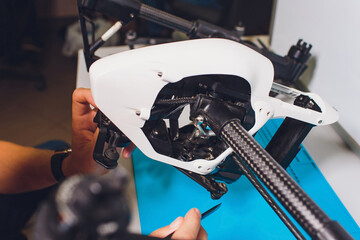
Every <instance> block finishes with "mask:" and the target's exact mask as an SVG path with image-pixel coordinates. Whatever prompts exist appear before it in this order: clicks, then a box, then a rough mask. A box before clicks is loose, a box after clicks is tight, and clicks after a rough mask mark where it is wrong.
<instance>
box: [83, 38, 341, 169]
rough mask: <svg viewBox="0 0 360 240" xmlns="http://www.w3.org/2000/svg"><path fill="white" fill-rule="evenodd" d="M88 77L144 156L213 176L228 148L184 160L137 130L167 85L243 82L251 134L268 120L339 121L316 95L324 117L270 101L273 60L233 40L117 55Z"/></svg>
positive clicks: (106, 108) (106, 110)
mask: <svg viewBox="0 0 360 240" xmlns="http://www.w3.org/2000/svg"><path fill="white" fill-rule="evenodd" d="M89 73H90V83H91V91H92V95H93V97H94V100H95V103H96V105H97V107H98V108H99V109H100V110H101V111H102V112H103V113H104V114H105V115H106V116H107V117H108V118H109V119H110V120H111V121H112V122H113V123H114V124H115V125H116V126H117V127H118V128H119V129H120V130H121V131H122V132H123V133H124V134H125V135H126V136H127V137H128V138H129V139H130V140H131V141H132V142H133V143H134V144H135V145H136V146H137V147H138V148H139V149H140V150H141V151H142V152H143V153H144V154H145V155H147V156H148V157H150V158H152V159H154V160H157V161H161V162H164V163H167V164H170V165H174V166H176V167H180V168H183V169H187V170H189V171H193V172H196V173H199V174H208V173H210V172H212V171H213V169H214V168H215V167H216V166H217V165H218V164H219V163H220V162H221V161H222V160H223V159H225V158H226V156H227V155H228V154H230V153H231V152H232V150H231V149H228V150H226V151H225V152H223V153H222V154H221V155H220V156H218V157H217V158H216V159H213V160H204V159H197V160H194V161H191V162H183V161H179V160H177V159H173V158H171V157H169V156H165V155H162V154H159V153H157V152H156V151H155V150H154V149H153V147H152V146H151V144H150V142H149V141H148V139H147V138H146V136H145V134H144V133H143V131H142V130H141V127H143V125H144V124H145V121H146V120H148V119H149V117H150V112H151V108H152V106H153V104H154V102H155V99H156V97H157V95H158V93H159V92H160V90H161V89H162V88H163V87H164V86H165V85H166V84H168V83H174V82H178V81H180V80H182V79H183V78H186V77H191V76H198V75H209V74H214V75H216V74H222V75H233V76H239V77H241V78H243V79H246V80H247V81H248V82H249V84H250V87H251V105H252V107H253V109H254V111H255V125H254V126H253V128H252V129H250V130H249V133H250V134H252V133H255V132H256V131H257V130H259V129H260V128H261V127H262V126H263V125H264V124H265V123H266V122H267V121H268V119H270V118H271V117H281V116H291V117H293V118H295V119H300V120H303V121H305V122H310V123H312V124H314V125H318V124H319V122H320V121H319V119H320V118H321V123H322V124H328V123H331V122H333V121H336V120H337V118H336V116H337V115H336V114H335V115H336V116H335V115H334V114H330V116H329V114H325V113H324V110H325V109H328V108H329V106H327V105H326V103H324V102H323V101H322V100H321V98H319V97H318V96H317V95H314V94H313V95H311V97H313V98H315V100H316V102H317V103H318V102H320V103H318V104H319V105H320V108H321V109H322V110H323V113H319V112H315V111H311V110H308V109H303V108H300V107H297V106H294V105H292V104H290V103H286V102H283V101H281V100H279V99H275V98H271V97H269V92H270V89H271V87H272V85H273V76H274V69H273V65H272V63H271V61H270V60H269V59H267V58H266V57H264V56H263V55H261V54H259V53H258V52H256V51H254V50H252V49H251V48H249V47H247V46H245V45H242V44H240V43H238V42H234V41H231V40H225V39H197V40H188V41H182V42H175V43H167V44H161V45H155V46H149V47H144V48H139V49H134V50H130V51H126V52H121V53H117V54H114V55H111V56H108V57H104V58H102V59H100V60H98V61H96V62H95V63H93V64H92V66H91V67H90V70H89ZM296 91H297V90H296ZM330 108H331V107H330ZM331 109H332V108H331ZM331 109H330V112H331ZM331 113H332V112H331ZM324 115H325V116H324Z"/></svg>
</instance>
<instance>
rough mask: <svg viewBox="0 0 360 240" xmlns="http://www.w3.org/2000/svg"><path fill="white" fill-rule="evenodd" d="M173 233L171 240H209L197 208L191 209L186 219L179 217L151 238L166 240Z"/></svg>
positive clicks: (155, 232)
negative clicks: (164, 239) (163, 239)
mask: <svg viewBox="0 0 360 240" xmlns="http://www.w3.org/2000/svg"><path fill="white" fill-rule="evenodd" d="M172 233H173V235H172V236H171V239H184V240H195V239H196V240H206V239H208V237H207V233H206V231H205V230H204V228H203V227H202V226H201V213H200V211H199V210H198V209H196V208H193V209H190V211H188V212H187V214H186V215H185V217H184V218H183V217H178V218H177V219H175V221H173V222H172V223H171V224H170V225H168V226H165V227H162V228H159V229H157V230H155V231H154V232H152V233H151V234H150V236H153V237H158V238H165V237H167V236H169V235H170V234H172Z"/></svg>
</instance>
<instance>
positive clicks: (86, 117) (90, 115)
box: [63, 88, 135, 176]
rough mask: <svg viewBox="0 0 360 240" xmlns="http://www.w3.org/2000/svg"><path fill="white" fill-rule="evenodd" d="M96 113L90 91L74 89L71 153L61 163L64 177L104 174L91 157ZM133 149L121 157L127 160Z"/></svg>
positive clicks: (128, 148) (96, 131)
mask: <svg viewBox="0 0 360 240" xmlns="http://www.w3.org/2000/svg"><path fill="white" fill-rule="evenodd" d="M90 104H91V105H92V106H93V107H94V109H92V108H91V107H90ZM96 111H97V107H96V104H95V102H94V99H93V97H92V96H91V91H90V89H84V88H78V89H75V91H74V93H73V102H72V145H71V146H72V153H71V155H70V156H69V157H68V158H66V159H65V161H64V163H63V171H64V174H65V176H70V175H73V174H78V173H95V174H96V173H97V174H102V173H105V172H106V170H105V169H104V168H103V167H102V166H100V165H99V164H98V163H96V162H95V161H94V160H93V156H92V155H93V151H94V147H95V143H96V139H97V135H98V129H97V124H96V123H94V122H93V119H94V117H95V115H96ZM134 148H135V146H134V145H133V144H130V145H129V146H128V147H126V148H125V149H124V150H123V154H122V155H123V157H125V158H128V157H129V156H130V155H131V153H132V151H133V150H134Z"/></svg>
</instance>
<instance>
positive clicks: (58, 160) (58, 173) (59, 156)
mask: <svg viewBox="0 0 360 240" xmlns="http://www.w3.org/2000/svg"><path fill="white" fill-rule="evenodd" d="M70 153H71V150H70V149H67V150H61V151H55V154H54V155H53V156H52V157H51V172H52V174H53V176H54V178H55V179H56V181H58V182H60V181H62V180H64V179H65V175H64V173H63V171H62V163H63V161H64V159H65V158H66V157H67V156H69V155H70Z"/></svg>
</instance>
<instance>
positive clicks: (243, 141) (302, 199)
mask: <svg viewBox="0 0 360 240" xmlns="http://www.w3.org/2000/svg"><path fill="white" fill-rule="evenodd" d="M220 137H221V138H222V139H223V140H224V141H225V142H226V143H227V144H228V145H229V146H230V147H231V148H232V149H233V150H234V152H235V153H236V154H237V155H239V156H240V157H241V159H242V160H243V161H244V162H245V163H246V165H247V166H248V167H249V168H250V169H251V170H252V171H253V172H254V173H255V174H256V176H257V177H258V178H259V179H260V181H261V182H262V183H263V184H264V185H265V186H266V187H267V188H268V189H269V190H270V191H271V192H272V193H273V194H274V196H275V197H276V198H277V199H278V200H279V202H280V203H281V204H282V205H283V206H284V208H285V209H286V210H287V211H288V212H289V213H290V214H291V215H292V216H293V218H294V219H295V220H296V221H297V222H298V223H299V224H300V226H301V227H302V228H303V229H304V230H305V231H306V232H307V233H308V234H309V235H310V236H311V237H312V239H334V240H335V239H353V238H352V237H351V236H350V235H349V234H348V233H347V232H346V231H345V230H344V229H343V228H342V227H341V226H340V225H339V224H338V223H337V222H335V221H332V220H331V219H330V218H329V217H328V216H327V215H326V214H325V212H323V211H322V209H321V208H320V207H319V206H318V205H317V204H316V203H315V202H314V201H313V200H312V199H311V198H310V197H309V196H308V195H307V194H306V193H305V192H304V191H303V190H302V189H301V187H300V186H299V185H298V184H297V183H296V182H295V181H294V180H293V179H292V178H291V177H290V176H289V175H288V174H287V172H286V171H285V170H284V169H283V168H282V167H281V166H280V165H279V164H278V163H277V162H276V161H275V160H274V159H273V158H272V157H271V156H270V154H268V153H267V152H266V151H265V150H264V149H263V148H262V147H261V146H260V144H259V143H258V142H257V141H256V140H255V139H254V138H253V137H252V136H251V135H249V134H248V133H247V131H246V130H245V129H244V128H243V127H242V126H241V124H240V122H239V121H236V120H233V121H230V122H228V123H227V124H225V125H224V127H223V128H222V129H221V132H220ZM332 223H335V225H336V229H337V230H336V231H333V230H332V229H330V228H329V227H330V226H333V224H332ZM338 229H339V230H338ZM324 233H329V234H331V235H329V234H324ZM335 234H340V235H336V236H335ZM323 236H331V237H332V238H324V237H323Z"/></svg>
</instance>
